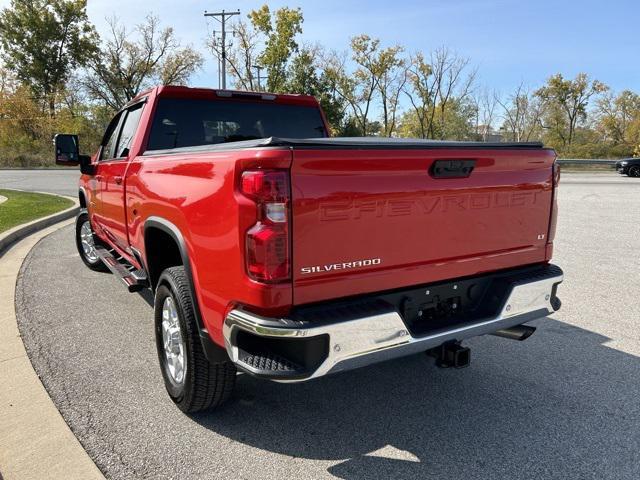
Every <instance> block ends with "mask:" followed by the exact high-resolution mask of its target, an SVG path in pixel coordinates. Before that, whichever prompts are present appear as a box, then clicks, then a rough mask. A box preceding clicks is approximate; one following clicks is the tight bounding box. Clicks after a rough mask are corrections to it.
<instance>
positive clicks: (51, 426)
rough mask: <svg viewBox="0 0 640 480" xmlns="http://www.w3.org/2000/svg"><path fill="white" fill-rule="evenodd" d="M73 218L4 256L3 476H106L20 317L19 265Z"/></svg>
mask: <svg viewBox="0 0 640 480" xmlns="http://www.w3.org/2000/svg"><path fill="white" fill-rule="evenodd" d="M70 223H72V220H70V221H66V222H65V223H59V224H56V225H53V226H51V227H48V228H46V229H44V230H41V231H39V232H37V233H35V234H33V235H31V236H29V237H27V238H25V239H24V240H22V241H20V242H18V243H16V244H14V245H13V246H12V247H11V248H10V249H9V250H8V251H7V252H6V253H5V254H4V255H3V256H2V257H1V258H0V338H1V339H2V341H1V342H0V385H1V386H2V388H0V478H4V480H13V479H16V480H28V479H34V480H42V479H45V478H46V479H58V478H59V479H65V480H66V479H82V480H91V479H103V478H104V477H103V476H102V474H101V472H100V471H99V470H98V468H97V467H96V466H95V464H94V463H93V461H92V460H91V459H90V458H89V456H88V455H87V453H86V452H85V451H84V449H83V448H82V446H81V445H80V443H79V442H78V440H77V439H76V438H75V436H74V435H73V433H72V432H71V430H70V429H69V427H68V426H67V424H66V423H65V421H64V419H63V418H62V416H61V415H60V413H59V412H58V410H57V409H56V407H55V405H54V404H53V402H52V401H51V399H50V398H49V395H48V394H47V392H46V390H45V389H44V387H43V385H42V383H41V382H40V379H39V378H38V376H37V375H36V373H35V371H34V370H33V368H32V366H31V362H30V361H29V358H28V357H27V353H26V351H25V349H24V346H23V344H22V340H21V338H20V334H19V331H18V326H17V323H16V317H15V305H14V298H15V284H16V278H17V276H18V272H19V270H20V266H21V265H22V262H23V260H24V258H25V257H26V256H27V254H28V253H29V251H30V250H31V248H33V246H34V245H35V244H36V243H37V242H38V241H39V240H40V239H41V238H43V237H45V236H46V235H48V234H50V233H52V232H54V231H55V230H57V229H59V228H62V227H64V226H66V225H69V224H70Z"/></svg>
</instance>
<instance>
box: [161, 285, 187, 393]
mask: <svg viewBox="0 0 640 480" xmlns="http://www.w3.org/2000/svg"><path fill="white" fill-rule="evenodd" d="M162 345H163V347H164V356H165V364H166V370H167V373H168V374H169V377H170V378H171V380H172V381H173V382H174V383H176V384H178V385H180V384H181V383H183V382H184V379H185V374H186V372H187V365H186V363H185V346H184V341H183V340H182V332H181V331H180V320H179V318H178V310H177V309H176V304H175V302H174V301H173V298H171V297H167V298H165V299H164V303H163V304H162Z"/></svg>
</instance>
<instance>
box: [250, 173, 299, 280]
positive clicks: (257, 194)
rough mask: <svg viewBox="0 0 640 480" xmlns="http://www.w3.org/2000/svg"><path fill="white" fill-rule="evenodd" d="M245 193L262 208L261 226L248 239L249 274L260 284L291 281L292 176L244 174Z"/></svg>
mask: <svg viewBox="0 0 640 480" xmlns="http://www.w3.org/2000/svg"><path fill="white" fill-rule="evenodd" d="M241 190H242V193H243V194H244V195H246V196H247V197H249V198H250V199H252V200H253V201H254V202H255V203H256V206H257V208H258V217H257V222H256V224H255V225H253V226H252V227H251V228H250V229H249V230H248V231H247V234H246V239H245V244H246V263H247V273H248V274H249V276H250V277H251V278H253V279H254V280H257V281H259V282H265V283H277V282H284V281H287V280H289V279H290V278H291V262H290V251H289V199H290V192H289V172H287V171H286V170H249V171H246V172H243V173H242V181H241Z"/></svg>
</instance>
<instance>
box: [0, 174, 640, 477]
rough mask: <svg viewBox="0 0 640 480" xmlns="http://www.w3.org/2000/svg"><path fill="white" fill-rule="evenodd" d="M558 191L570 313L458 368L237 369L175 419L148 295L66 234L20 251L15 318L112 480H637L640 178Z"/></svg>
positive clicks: (594, 181)
mask: <svg viewBox="0 0 640 480" xmlns="http://www.w3.org/2000/svg"><path fill="white" fill-rule="evenodd" d="M0 185H3V184H2V182H0ZM3 186H4V185H3ZM559 201H560V217H559V225H558V233H557V237H556V245H555V249H556V252H555V258H554V262H555V263H557V264H559V265H560V266H562V267H563V269H564V270H565V273H566V277H565V282H564V283H563V284H562V285H561V286H560V288H559V296H560V298H561V299H562V301H563V307H562V309H561V310H560V311H559V312H557V313H556V314H555V315H553V317H550V318H547V319H543V320H539V321H537V322H535V323H534V325H536V326H537V327H539V328H538V331H537V332H536V333H535V334H534V335H533V337H531V338H530V339H529V340H527V341H525V342H521V343H520V342H514V341H510V340H505V339H502V338H497V337H490V336H487V337H481V338H477V339H473V340H471V341H469V342H468V345H469V346H471V349H472V363H471V366H470V367H469V368H467V369H463V370H440V369H437V368H435V367H434V366H433V363H432V362H431V361H430V360H429V359H428V358H427V357H426V356H425V355H422V354H421V355H415V356H412V357H408V358H404V359H399V360H395V361H392V362H389V363H385V364H379V365H375V366H371V367H368V368H364V369H361V370H356V371H353V372H347V373H343V374H340V375H336V376H333V377H326V378H321V379H318V380H316V381H312V382H309V383H303V384H297V385H285V384H276V383H270V382H267V381H261V380H256V379H253V378H251V377H249V376H246V375H243V376H240V377H239V379H238V386H237V391H236V394H235V397H234V399H233V400H232V401H231V402H230V403H229V404H228V405H227V406H225V407H224V408H223V409H221V410H219V411H216V412H213V413H207V414H199V415H194V416H191V417H190V416H186V415H183V414H182V413H181V412H180V411H178V409H177V408H176V407H175V406H174V405H173V404H172V403H171V401H170V400H169V399H168V397H167V395H166V394H165V392H164V386H163V383H162V377H161V375H160V370H159V366H158V360H157V354H156V350H155V345H154V341H153V326H152V309H151V307H150V306H149V304H148V301H149V296H147V297H142V296H140V295H137V294H128V293H127V292H126V290H125V289H124V288H123V287H122V286H121V283H120V281H119V280H118V279H116V278H114V277H113V276H112V275H109V274H100V273H95V272H92V271H90V270H88V269H87V268H86V267H85V266H84V265H83V264H82V262H81V261H80V259H79V257H78V255H77V253H76V251H75V246H74V241H73V230H72V229H71V228H64V229H62V230H60V231H58V232H56V233H55V234H53V235H51V236H49V237H47V238H46V239H44V240H43V241H41V242H40V243H39V244H38V245H37V246H36V247H35V248H34V250H32V252H31V254H30V255H29V257H28V258H27V260H26V261H25V263H24V265H23V268H22V273H21V276H20V278H19V280H18V288H17V299H16V301H17V316H18V321H19V326H20V330H21V334H22V336H23V339H24V342H25V344H26V346H27V350H28V352H29V355H30V358H31V360H32V362H33V364H34V366H35V369H36V371H37V372H38V374H39V375H40V377H41V378H42V380H43V382H44V384H45V386H46V388H47V390H48V392H49V393H50V395H51V397H52V398H53V400H54V402H55V403H56V405H57V406H58V408H59V409H60V412H61V413H62V415H63V416H64V418H65V420H66V421H67V423H68V424H69V425H70V426H71V428H72V429H73V431H74V433H75V434H76V435H77V437H78V438H79V439H80V441H81V442H82V444H83V446H84V447H85V448H86V449H87V451H88V452H89V454H90V456H91V457H92V458H93V459H94V460H95V461H96V463H97V464H98V466H99V467H100V468H101V469H102V470H103V472H104V473H105V474H106V476H107V477H109V478H114V479H115V478H132V479H136V478H183V479H190V478H194V479H195V478H243V479H266V478H296V479H298V478H300V479H301V478H313V479H318V478H343V479H369V478H394V479H402V478H407V479H413V478H426V477H435V478H466V479H490V478H500V479H502V478H509V479H536V478H545V479H551V478H557V479H565V478H598V479H616V480H621V479H633V480H637V479H638V478H640V462H638V452H639V451H640V436H639V435H638V432H640V402H639V401H638V399H639V398H640V333H639V330H638V318H640V304H639V303H638V296H637V292H639V291H640V275H638V271H639V266H640V261H639V258H640V256H639V255H638V239H640V222H638V219H639V218H640V179H629V178H626V177H622V178H621V177H618V176H617V175H615V174H613V173H612V174H584V175H571V174H567V175H564V177H563V183H562V186H561V189H560V194H559Z"/></svg>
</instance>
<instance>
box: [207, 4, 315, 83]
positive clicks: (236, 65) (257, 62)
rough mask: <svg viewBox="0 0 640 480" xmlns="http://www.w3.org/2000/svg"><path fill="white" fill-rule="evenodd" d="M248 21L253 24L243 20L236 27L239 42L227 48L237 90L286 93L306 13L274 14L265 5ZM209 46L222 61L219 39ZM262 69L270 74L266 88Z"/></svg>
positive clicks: (234, 35) (248, 16)
mask: <svg viewBox="0 0 640 480" xmlns="http://www.w3.org/2000/svg"><path fill="white" fill-rule="evenodd" d="M247 18H248V19H249V23H247V22H245V21H243V20H242V19H241V20H239V21H237V22H235V23H234V24H233V27H232V28H233V38H234V39H235V40H234V41H233V42H231V44H230V45H229V44H228V45H226V47H227V49H226V55H227V69H228V73H230V74H231V75H232V76H233V77H234V80H235V82H234V83H235V87H236V88H238V89H242V90H250V91H257V90H268V91H270V92H275V93H280V92H285V91H286V84H287V72H288V69H289V64H290V61H291V59H292V58H294V57H295V55H296V53H297V52H298V48H299V47H298V43H297V41H296V38H297V36H298V35H299V34H300V33H302V23H303V21H304V18H303V16H302V11H301V10H300V9H299V8H296V9H291V8H287V7H283V8H280V9H278V10H276V11H275V12H271V10H270V9H269V7H268V5H263V6H262V7H261V8H259V9H258V10H253V11H251V12H250V13H249V15H247ZM208 46H209V48H210V49H211V51H212V52H213V53H214V54H215V55H216V56H217V57H218V58H221V57H222V45H221V44H220V42H219V41H218V39H217V38H213V39H212V40H211V41H210V42H208ZM258 68H259V69H260V70H264V71H266V74H267V82H266V85H263V84H262V83H261V82H260V81H259V79H258V78H257V75H258Z"/></svg>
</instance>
